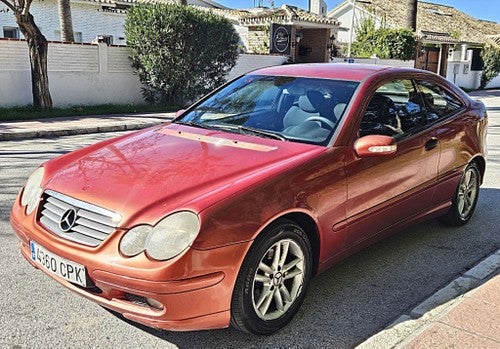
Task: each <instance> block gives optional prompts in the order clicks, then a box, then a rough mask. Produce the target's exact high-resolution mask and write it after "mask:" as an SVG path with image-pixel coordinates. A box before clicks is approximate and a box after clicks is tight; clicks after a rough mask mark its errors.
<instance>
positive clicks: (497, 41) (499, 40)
mask: <svg viewBox="0 0 500 349" xmlns="http://www.w3.org/2000/svg"><path fill="white" fill-rule="evenodd" d="M487 40H488V41H487V42H488V43H491V44H493V45H495V46H497V47H499V48H500V35H489V36H488V38H487Z"/></svg>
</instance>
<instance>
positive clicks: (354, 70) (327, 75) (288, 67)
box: [249, 63, 414, 81]
mask: <svg viewBox="0 0 500 349" xmlns="http://www.w3.org/2000/svg"><path fill="white" fill-rule="evenodd" d="M389 70H399V71H400V70H401V68H397V67H390V66H385V65H373V64H356V63H311V64H285V65H278V66H273V67H268V68H262V69H258V70H254V71H252V72H251V73H249V74H255V75H278V76H295V77H299V76H300V77H310V78H323V79H336V80H351V81H361V80H363V79H365V78H366V77H368V76H370V75H372V74H375V73H377V72H381V71H389ZM404 70H407V71H414V70H413V69H404Z"/></svg>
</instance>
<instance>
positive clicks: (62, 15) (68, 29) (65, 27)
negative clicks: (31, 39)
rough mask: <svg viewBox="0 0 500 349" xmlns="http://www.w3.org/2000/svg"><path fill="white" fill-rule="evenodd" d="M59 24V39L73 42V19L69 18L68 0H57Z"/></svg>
mask: <svg viewBox="0 0 500 349" xmlns="http://www.w3.org/2000/svg"><path fill="white" fill-rule="evenodd" d="M57 7H58V8H59V24H60V27H61V41H66V42H74V41H75V36H74V34H73V21H72V20H71V5H70V3H69V0H58V1H57Z"/></svg>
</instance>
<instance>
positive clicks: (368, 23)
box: [352, 19, 416, 60]
mask: <svg viewBox="0 0 500 349" xmlns="http://www.w3.org/2000/svg"><path fill="white" fill-rule="evenodd" d="M356 39H357V40H356V42H354V43H353V45H352V53H353V55H354V56H357V57H370V56H372V55H377V57H378V58H382V59H387V58H389V59H402V60H410V59H412V57H413V54H414V52H415V45H416V40H415V36H414V35H413V33H412V31H411V30H410V29H406V28H403V29H388V28H383V27H382V28H379V29H375V23H374V21H373V20H372V19H366V20H365V21H363V22H362V23H361V25H360V27H359V28H358V29H357V30H356Z"/></svg>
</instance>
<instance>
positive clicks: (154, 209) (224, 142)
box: [46, 124, 325, 227]
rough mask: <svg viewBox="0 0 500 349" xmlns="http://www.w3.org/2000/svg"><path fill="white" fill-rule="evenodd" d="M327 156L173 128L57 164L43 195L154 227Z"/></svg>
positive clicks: (309, 148)
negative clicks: (53, 193)
mask: <svg viewBox="0 0 500 349" xmlns="http://www.w3.org/2000/svg"><path fill="white" fill-rule="evenodd" d="M324 150H325V148H324V147H319V146H313V145H307V144H300V143H295V142H282V141H279V140H273V139H264V138H259V137H251V136H245V135H239V134H232V133H226V132H219V131H211V130H204V129H198V128H193V127H188V126H182V125H177V124H170V125H165V126H162V127H157V128H153V129H150V130H147V131H143V132H139V133H135V134H132V135H130V136H127V137H122V138H118V139H116V140H114V141H111V142H105V143H103V144H102V145H101V146H97V147H96V146H94V147H90V148H88V149H87V150H86V149H83V150H80V151H79V152H78V156H76V155H69V157H68V158H66V161H62V160H61V163H59V165H57V160H56V164H53V165H52V166H49V167H51V168H52V171H50V172H51V173H50V174H49V176H50V178H49V180H48V182H47V184H46V188H47V189H52V190H55V191H58V192H61V193H63V194H65V195H69V196H71V197H74V198H77V199H79V200H83V201H86V202H90V203H92V204H94V205H97V206H101V207H103V208H106V209H109V210H113V211H115V212H118V213H120V214H121V215H122V217H123V219H122V221H121V223H120V226H122V227H129V226H131V225H132V224H137V223H138V221H139V222H142V223H150V224H155V223H156V221H157V220H158V219H159V218H161V217H162V216H163V215H165V214H168V213H169V212H173V211H176V210H179V209H192V210H195V211H198V212H199V211H201V210H203V209H204V208H205V207H208V206H210V205H212V204H213V203H214V202H216V201H217V200H220V199H221V198H223V197H228V196H229V195H231V194H234V193H236V192H238V191H239V190H242V189H244V188H246V187H248V186H249V185H251V184H252V183H256V182H259V181H262V180H265V178H268V177H269V176H273V175H276V174H278V173H280V172H281V171H284V170H285V169H286V168H289V167H293V166H296V165H297V164H298V163H300V162H302V161H305V160H306V159H309V158H310V157H311V156H314V154H317V153H321V152H322V151H324ZM54 165H55V166H54Z"/></svg>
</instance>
